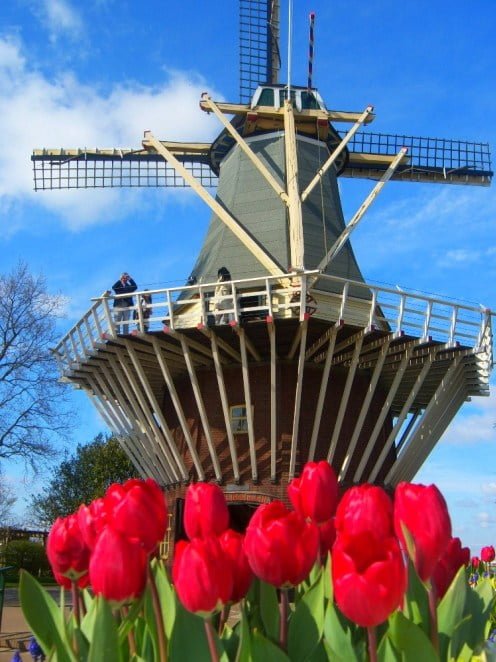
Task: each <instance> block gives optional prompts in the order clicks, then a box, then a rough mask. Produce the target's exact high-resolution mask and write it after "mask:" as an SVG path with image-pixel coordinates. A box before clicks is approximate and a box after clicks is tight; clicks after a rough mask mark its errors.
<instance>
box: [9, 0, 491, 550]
mask: <svg viewBox="0 0 496 662" xmlns="http://www.w3.org/2000/svg"><path fill="white" fill-rule="evenodd" d="M282 4H283V10H282V16H281V18H282V23H283V24H286V17H287V9H286V7H285V4H286V3H285V2H284V1H283V3H282ZM475 7H476V8H477V11H475ZM312 10H313V11H315V12H316V27H315V62H314V81H315V85H316V86H317V87H318V88H319V90H320V92H321V94H322V96H323V97H324V99H325V101H326V104H327V106H328V107H329V108H334V109H345V110H356V111H358V110H363V109H364V108H365V107H366V106H367V105H368V104H373V105H374V106H375V111H376V114H377V119H376V120H375V122H374V125H373V129H374V130H377V131H383V132H387V133H405V134H406V135H421V136H435V137H446V138H454V139H467V140H474V141H488V142H490V143H491V145H492V146H493V148H494V143H495V134H496V128H495V123H494V121H493V117H492V111H493V108H494V103H495V101H496V91H495V90H496V87H495V79H494V61H495V56H496V46H495V40H494V24H495V20H496V5H495V4H494V3H493V2H492V0H479V1H478V2H477V3H476V4H474V5H473V6H472V7H471V8H469V5H468V4H467V3H465V2H455V3H453V2H448V1H447V0H438V1H437V2H432V1H430V2H427V1H426V0H417V1H416V2H402V3H399V2H397V0H368V1H367V2H359V3H355V4H354V5H353V6H351V5H350V3H349V2H347V1H345V0H333V1H332V2H329V1H328V0H318V1H314V2H308V1H307V0H294V28H293V64H292V71H293V82H295V83H300V84H305V82H306V68H307V24H308V21H307V17H308V14H309V12H310V11H312ZM237 21H238V3H237V2H235V1H234V0H230V1H228V0H217V1H216V2H214V3H208V4H206V3H203V2H198V1H197V0H196V1H195V0H192V1H190V2H189V3H173V2H164V1H163V0H160V1H158V0H144V1H143V2H141V3H137V2H134V1H132V0H119V1H118V0H87V2H85V3H79V2H75V1H74V0H36V1H35V0H9V1H8V2H3V3H0V117H1V118H2V120H1V131H0V218H1V221H0V255H1V256H2V257H1V262H0V264H1V271H2V272H5V271H8V270H9V269H10V268H11V267H12V266H13V265H14V264H15V263H16V262H17V260H18V259H19V258H21V259H23V260H25V261H26V262H27V263H28V264H29V265H30V268H31V269H32V271H34V272H43V273H44V274H45V276H46V278H47V281H48V284H49V289H50V291H52V292H54V293H62V294H63V295H64V296H65V297H66V299H65V300H66V318H65V319H64V320H63V321H62V322H61V332H62V331H64V330H66V329H68V328H69V327H70V326H72V324H73V323H74V322H75V321H76V320H77V319H78V318H79V317H80V316H81V314H82V313H83V312H84V311H85V310H86V309H87V308H88V307H89V304H90V298H91V297H92V296H97V295H99V294H100V293H101V292H103V291H104V290H105V289H107V288H108V287H109V286H110V285H111V284H112V283H113V282H114V281H115V280H116V278H117V276H118V275H119V274H120V273H121V271H122V270H127V271H129V273H131V275H132V276H133V277H134V278H135V279H136V281H137V282H138V284H139V286H140V287H160V286H166V285H173V284H180V283H183V282H184V281H185V278H186V277H187V275H188V274H189V272H190V269H191V266H192V265H193V263H194V259H195V257H196V254H197V252H198V249H199V247H200V245H201V242H202V238H203V234H204V232H205V230H206V226H207V223H208V218H209V211H208V210H207V209H206V208H205V207H204V205H203V204H202V203H201V202H200V201H199V200H197V199H196V198H195V196H194V195H193V194H192V193H191V192H190V191H187V190H141V191H140V190H104V191H98V190H97V191H65V192H64V191H57V192H41V193H34V192H33V190H32V189H33V187H32V175H31V163H30V159H29V157H30V153H31V150H32V149H33V148H34V147H60V146H65V147H84V146H87V147H93V146H99V147H114V146H116V147H117V146H118V147H137V146H139V145H140V141H141V138H142V134H143V131H144V130H145V129H150V130H152V132H153V133H154V134H155V135H157V137H160V138H163V139H169V140H200V141H204V140H210V139H212V138H213V137H214V136H215V135H216V134H217V133H218V131H219V127H218V124H217V123H216V120H215V119H214V118H213V117H212V116H207V115H206V114H204V113H202V112H201V111H200V110H199V108H198V100H199V97H200V94H201V92H203V91H205V90H206V91H208V92H209V93H210V94H211V96H212V97H213V98H214V99H225V100H228V101H237V99H238V43H237V38H238V37H237V35H238V27H237ZM283 32H284V33H285V32H286V30H285V29H283ZM283 43H285V42H283ZM283 49H284V55H285V51H286V46H285V45H284V46H283ZM284 71H285V68H284ZM281 77H282V78H285V73H283V74H282V76H281ZM371 188H372V183H371V182H366V181H364V182H357V181H349V180H342V182H341V192H342V199H343V206H344V211H345V218H347V219H349V218H350V217H351V215H352V214H353V213H354V211H355V210H356V209H357V207H358V206H359V204H360V203H361V201H362V200H363V198H364V197H365V195H366V194H367V193H368V191H370V189H371ZM495 214H496V195H495V189H494V187H492V188H477V187H461V186H438V185H437V186H436V185H418V184H402V183H395V182H393V183H390V184H389V185H387V186H386V188H385V189H384V191H383V193H382V194H381V196H380V197H379V198H378V200H377V202H376V203H374V206H373V207H372V208H371V209H370V210H369V212H368V213H367V215H366V217H365V218H364V220H363V222H362V224H361V225H360V227H359V228H358V229H357V231H356V232H355V234H354V237H353V245H354V249H355V252H356V255H357V258H358V261H359V263H360V266H361V269H362V272H363V273H364V275H365V277H366V279H367V280H370V281H375V282H379V283H386V284H393V285H397V284H398V285H403V286H405V287H409V288H413V289H416V290H419V291H422V292H428V293H435V294H437V295H442V296H446V297H455V298H459V299H462V300H465V301H468V302H471V303H475V304H476V305H478V304H479V303H483V304H484V305H486V306H489V307H491V308H496V296H495V289H494V283H495V281H496V232H495V222H494V220H495ZM73 397H74V402H75V405H76V407H77V408H78V410H79V419H78V422H77V427H76V433H75V437H74V439H75V441H89V440H91V439H92V438H93V436H94V435H95V434H96V433H97V432H98V431H99V430H101V429H103V426H102V423H101V422H100V421H99V419H98V418H97V415H96V413H95V412H94V411H93V410H92V408H90V406H89V404H87V402H86V400H85V399H84V396H82V395H81V394H79V393H77V392H75V393H74V395H73ZM494 422H496V400H495V398H494V395H492V396H491V397H490V398H484V399H478V400H476V401H474V402H472V403H469V404H466V405H465V406H464V408H463V409H462V411H461V412H460V413H459V414H458V416H457V418H456V419H455V421H454V422H453V423H452V425H451V427H450V428H449V430H448V431H447V433H446V434H445V435H444V437H443V439H442V440H441V441H440V443H439V444H438V446H437V448H436V449H435V451H434V452H433V454H432V455H431V457H430V458H429V460H428V462H427V463H426V464H425V466H424V467H423V468H422V470H421V472H420V474H419V475H418V476H417V480H418V481H419V482H425V483H427V482H436V483H437V484H438V485H439V487H440V488H441V489H442V491H443V493H444V494H445V496H446V497H447V500H448V503H449V506H450V510H451V513H452V518H453V522H454V532H455V534H456V535H459V536H460V537H461V538H462V540H463V541H464V542H465V544H467V545H469V546H470V547H471V548H472V550H473V551H474V552H475V551H478V550H479V548H480V547H481V546H482V545H485V544H494V543H496V506H495V501H496V466H495V463H494V443H495V441H496V430H495V429H494V427H493V424H494ZM3 471H4V473H5V475H6V476H7V477H8V479H9V480H10V481H11V482H12V484H13V485H14V486H15V489H16V490H18V494H19V495H20V499H19V512H21V511H22V508H23V505H24V504H23V499H22V494H23V492H24V491H30V490H31V489H32V485H33V478H32V477H31V476H27V477H24V467H22V466H20V465H16V464H15V463H9V464H8V465H5V466H4V467H3ZM23 477H24V478H23ZM37 484H39V482H37V481H36V480H35V481H34V486H35V487H36V485H37Z"/></svg>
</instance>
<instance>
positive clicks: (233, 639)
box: [221, 625, 239, 660]
mask: <svg viewBox="0 0 496 662" xmlns="http://www.w3.org/2000/svg"><path fill="white" fill-rule="evenodd" d="M221 641H222V645H223V646H224V650H225V651H226V654H227V658H228V659H229V660H235V659H236V653H237V651H238V648H239V629H236V630H234V629H233V628H231V627H229V625H225V626H224V629H223V631H222V636H221Z"/></svg>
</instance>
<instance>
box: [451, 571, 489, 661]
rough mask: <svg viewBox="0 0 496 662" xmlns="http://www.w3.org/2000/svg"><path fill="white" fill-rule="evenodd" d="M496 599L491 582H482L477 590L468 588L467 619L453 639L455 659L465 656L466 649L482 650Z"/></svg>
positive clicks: (452, 647)
mask: <svg viewBox="0 0 496 662" xmlns="http://www.w3.org/2000/svg"><path fill="white" fill-rule="evenodd" d="M495 599H496V597H495V596H494V591H493V588H492V586H491V583H490V581H489V580H484V581H482V582H480V583H479V584H478V585H477V587H476V588H470V587H467V591H466V598H465V605H464V609H463V613H464V616H465V618H463V619H462V620H461V622H460V623H458V624H457V626H456V628H455V630H454V632H453V635H452V637H451V644H450V652H451V655H452V656H453V657H454V658H455V659H458V658H459V657H461V656H462V657H463V656H465V655H466V653H463V650H464V649H466V648H468V649H470V650H479V649H481V648H482V646H483V645H484V642H485V640H486V637H487V634H488V627H490V618H491V612H492V609H493V606H494V602H495Z"/></svg>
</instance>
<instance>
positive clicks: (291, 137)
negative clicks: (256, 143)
mask: <svg viewBox="0 0 496 662" xmlns="http://www.w3.org/2000/svg"><path fill="white" fill-rule="evenodd" d="M284 146H285V151H286V188H287V191H288V203H287V204H288V216H289V241H290V251H291V269H292V270H296V271H301V270H304V269H305V242H304V238H303V214H302V210H301V199H300V191H299V185H298V154H297V151H296V130H295V124H294V116H293V104H292V103H291V100H290V99H286V101H285V102H284Z"/></svg>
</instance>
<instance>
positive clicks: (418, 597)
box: [403, 559, 430, 635]
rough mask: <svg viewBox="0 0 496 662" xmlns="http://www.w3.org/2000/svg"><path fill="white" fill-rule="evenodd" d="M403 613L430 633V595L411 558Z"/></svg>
mask: <svg viewBox="0 0 496 662" xmlns="http://www.w3.org/2000/svg"><path fill="white" fill-rule="evenodd" d="M403 613H404V614H405V616H406V618H408V619H409V620H410V621H413V623H415V624H416V625H420V627H421V628H422V629H423V630H424V632H425V633H426V635H429V628H430V615H429V595H428V593H427V590H426V588H425V585H424V583H423V582H422V580H421V579H420V577H419V576H418V574H417V571H416V569H415V566H414V565H413V562H412V560H411V559H409V561H408V591H407V594H406V596H405V605H404V608H403Z"/></svg>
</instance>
